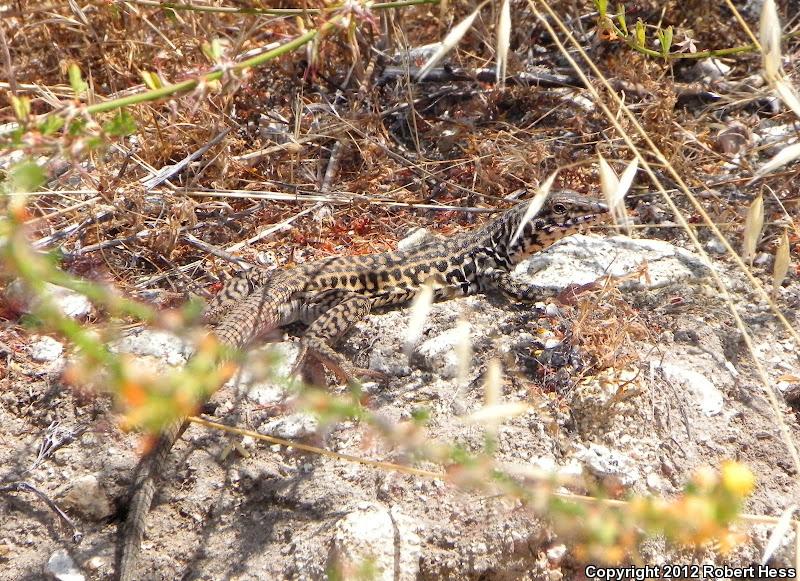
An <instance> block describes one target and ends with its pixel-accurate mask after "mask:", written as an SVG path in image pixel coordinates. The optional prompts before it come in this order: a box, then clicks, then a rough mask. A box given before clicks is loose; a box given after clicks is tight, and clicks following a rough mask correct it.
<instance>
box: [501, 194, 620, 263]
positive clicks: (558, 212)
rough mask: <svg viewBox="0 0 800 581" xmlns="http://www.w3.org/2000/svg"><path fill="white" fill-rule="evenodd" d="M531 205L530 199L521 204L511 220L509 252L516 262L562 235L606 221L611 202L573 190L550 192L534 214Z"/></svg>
mask: <svg viewBox="0 0 800 581" xmlns="http://www.w3.org/2000/svg"><path fill="white" fill-rule="evenodd" d="M530 206H531V202H530V201H527V202H523V203H521V204H519V205H518V206H517V207H516V208H515V210H514V212H513V214H512V215H514V217H515V219H514V220H512V221H511V222H510V223H509V226H511V229H510V231H507V235H508V236H509V244H508V254H509V257H510V258H511V262H512V263H514V264H515V263H517V262H519V261H520V260H522V259H523V258H525V257H526V256H529V255H530V254H532V253H534V252H539V251H541V250H544V249H545V248H547V247H548V246H550V245H551V244H553V243H554V242H556V241H557V240H560V239H561V238H564V237H566V236H569V235H570V234H575V233H576V232H581V231H583V230H584V229H585V228H586V227H587V226H589V225H591V224H594V223H597V222H600V221H602V220H603V219H604V218H605V217H606V216H607V214H608V206H606V205H605V204H604V203H603V202H600V201H598V200H595V199H593V198H589V197H587V196H583V195H581V194H579V193H577V192H573V191H572V190H560V191H558V192H553V193H552V194H550V196H549V197H548V198H547V200H545V202H544V204H543V205H542V206H541V208H539V210H538V212H535V213H534V215H533V216H532V217H528V214H530V212H531V211H535V210H532V208H531V207H530ZM523 221H524V224H523V223H522V222H523Z"/></svg>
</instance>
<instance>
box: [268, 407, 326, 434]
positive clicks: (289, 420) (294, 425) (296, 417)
mask: <svg viewBox="0 0 800 581" xmlns="http://www.w3.org/2000/svg"><path fill="white" fill-rule="evenodd" d="M318 425H319V422H318V421H317V418H315V417H314V416H312V415H310V414H304V413H296V414H291V415H289V416H282V417H279V418H275V419H272V420H269V421H267V422H264V423H263V424H261V426H259V428H258V431H259V432H260V433H262V434H266V435H268V436H275V437H276V438H284V439H286V440H295V439H299V438H304V437H306V436H310V435H312V434H314V433H316V431H317V426H318Z"/></svg>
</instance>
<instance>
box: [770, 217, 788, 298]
mask: <svg viewBox="0 0 800 581" xmlns="http://www.w3.org/2000/svg"><path fill="white" fill-rule="evenodd" d="M790 262H791V257H790V252H789V231H788V230H784V231H783V236H781V239H780V242H778V248H777V250H775V265H774V266H773V268H772V296H773V297H776V296H778V289H779V288H780V286H781V283H782V282H783V279H785V278H786V274H787V273H788V272H789V263H790Z"/></svg>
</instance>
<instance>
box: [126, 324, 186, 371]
mask: <svg viewBox="0 0 800 581" xmlns="http://www.w3.org/2000/svg"><path fill="white" fill-rule="evenodd" d="M110 348H111V350H112V351H114V352H116V353H130V354H132V355H138V356H140V357H157V358H159V359H162V360H163V361H165V362H166V363H168V364H169V365H173V366H177V365H183V364H185V363H186V361H187V360H188V359H189V357H191V355H192V347H191V345H190V344H189V343H187V342H186V341H184V340H183V339H181V338H180V337H178V336H177V335H173V334H172V333H169V332H167V331H156V330H151V329H137V330H135V331H133V332H131V333H129V334H128V335H125V336H124V337H122V338H121V339H119V340H118V341H115V342H114V343H112V344H111V347H110Z"/></svg>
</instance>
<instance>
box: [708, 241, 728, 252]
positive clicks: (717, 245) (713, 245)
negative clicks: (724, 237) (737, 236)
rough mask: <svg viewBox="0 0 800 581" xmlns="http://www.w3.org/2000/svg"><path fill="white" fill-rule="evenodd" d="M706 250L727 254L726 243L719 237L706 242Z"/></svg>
mask: <svg viewBox="0 0 800 581" xmlns="http://www.w3.org/2000/svg"><path fill="white" fill-rule="evenodd" d="M706 250H708V251H709V252H711V253H713V254H725V253H726V252H727V250H726V249H725V245H724V244H722V242H720V240H719V239H718V238H717V237H714V238H711V239H710V240H709V241H708V242H706Z"/></svg>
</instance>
